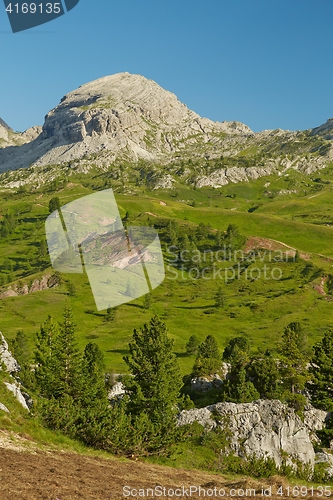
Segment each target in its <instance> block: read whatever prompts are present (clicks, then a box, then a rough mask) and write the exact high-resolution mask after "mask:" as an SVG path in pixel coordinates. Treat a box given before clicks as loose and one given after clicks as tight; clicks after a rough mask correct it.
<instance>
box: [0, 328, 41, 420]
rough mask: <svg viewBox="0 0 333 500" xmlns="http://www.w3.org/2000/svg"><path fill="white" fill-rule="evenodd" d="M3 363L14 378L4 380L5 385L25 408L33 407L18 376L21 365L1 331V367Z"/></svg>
mask: <svg viewBox="0 0 333 500" xmlns="http://www.w3.org/2000/svg"><path fill="white" fill-rule="evenodd" d="M1 364H3V365H4V367H5V370H6V371H7V372H8V373H10V374H11V378H12V380H13V382H4V384H5V386H6V387H7V389H8V390H9V391H11V392H12V393H13V394H14V396H15V397H16V399H17V400H18V402H19V403H20V404H21V405H22V406H23V408H25V409H26V410H29V407H31V406H32V403H33V402H32V399H31V397H30V396H29V394H27V393H25V392H22V391H21V384H20V381H19V379H18V377H17V374H18V372H19V371H20V370H21V367H20V365H19V364H18V362H17V361H16V359H15V358H14V357H13V355H12V353H11V352H10V351H9V349H8V344H7V342H6V340H5V338H4V336H3V335H2V333H1V332H0V369H1ZM15 377H16V378H15ZM0 409H1V408H0Z"/></svg>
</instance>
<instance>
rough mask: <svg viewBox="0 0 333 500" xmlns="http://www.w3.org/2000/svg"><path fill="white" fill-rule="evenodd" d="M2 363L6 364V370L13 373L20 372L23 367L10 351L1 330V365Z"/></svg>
mask: <svg viewBox="0 0 333 500" xmlns="http://www.w3.org/2000/svg"><path fill="white" fill-rule="evenodd" d="M1 363H3V364H4V365H5V369H6V371H7V372H8V373H11V374H15V373H18V372H19V371H20V369H21V368H20V365H19V364H18V362H17V361H16V359H15V358H14V357H13V356H12V353H11V352H10V351H9V349H8V344H7V342H6V340H5V337H4V336H3V335H2V333H1V332H0V365H1ZM0 367H1V366H0Z"/></svg>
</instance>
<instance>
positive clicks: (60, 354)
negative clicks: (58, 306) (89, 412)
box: [54, 306, 81, 397]
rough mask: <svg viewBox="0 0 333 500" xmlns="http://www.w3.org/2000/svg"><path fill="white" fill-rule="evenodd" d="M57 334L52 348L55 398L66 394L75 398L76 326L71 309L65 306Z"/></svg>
mask: <svg viewBox="0 0 333 500" xmlns="http://www.w3.org/2000/svg"><path fill="white" fill-rule="evenodd" d="M59 326H60V327H59V334H58V337H57V340H56V343H55V346H54V355H55V357H56V358H57V363H56V377H57V381H56V384H57V388H56V394H55V396H59V397H60V396H62V395H64V394H68V395H70V396H76V395H77V393H78V391H79V389H80V383H79V380H78V379H79V377H80V361H81V360H80V353H79V350H78V347H77V343H76V338H75V334H76V326H75V324H74V320H73V313H72V311H71V309H70V308H69V307H68V306H66V307H65V311H64V316H63V321H62V323H60V325H59Z"/></svg>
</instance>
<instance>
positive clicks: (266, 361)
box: [248, 352, 281, 399]
mask: <svg viewBox="0 0 333 500" xmlns="http://www.w3.org/2000/svg"><path fill="white" fill-rule="evenodd" d="M248 372H249V375H250V378H251V380H252V382H253V385H254V386H255V388H256V389H257V391H258V392H259V394H260V397H261V398H263V399H278V398H279V397H280V395H281V384H280V376H279V369H278V363H277V360H275V359H274V358H273V357H272V356H271V355H270V353H269V352H266V353H264V354H263V355H260V356H257V357H256V358H254V359H253V360H252V362H251V364H250V367H249V370H248Z"/></svg>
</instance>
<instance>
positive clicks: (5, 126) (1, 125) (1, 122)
mask: <svg viewBox="0 0 333 500" xmlns="http://www.w3.org/2000/svg"><path fill="white" fill-rule="evenodd" d="M0 127H2V128H5V129H6V130H12V129H11V128H10V127H9V125H7V123H6V122H4V121H3V120H2V119H1V118H0Z"/></svg>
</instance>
